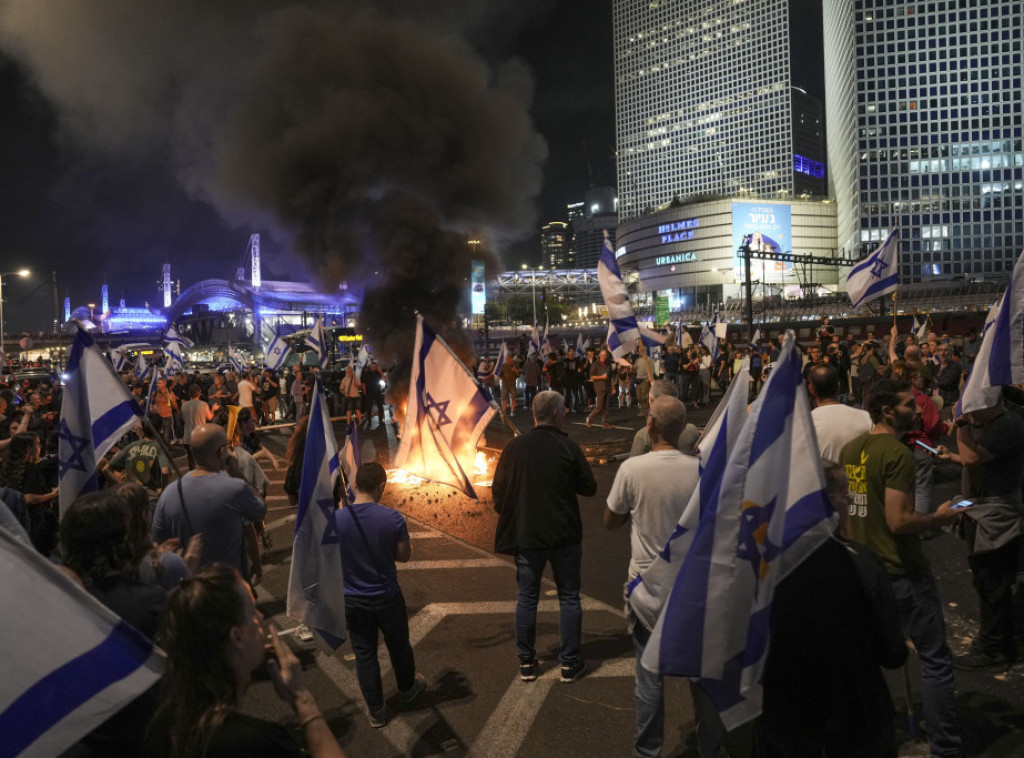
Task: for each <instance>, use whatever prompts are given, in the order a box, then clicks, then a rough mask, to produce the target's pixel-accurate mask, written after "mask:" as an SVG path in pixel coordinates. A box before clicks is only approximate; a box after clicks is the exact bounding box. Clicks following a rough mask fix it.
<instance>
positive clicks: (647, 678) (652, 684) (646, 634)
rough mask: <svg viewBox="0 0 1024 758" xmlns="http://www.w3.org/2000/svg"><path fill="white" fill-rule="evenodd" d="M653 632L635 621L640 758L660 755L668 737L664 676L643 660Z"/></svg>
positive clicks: (635, 744) (637, 718)
mask: <svg viewBox="0 0 1024 758" xmlns="http://www.w3.org/2000/svg"><path fill="white" fill-rule="evenodd" d="M650 639H651V632H650V630H648V629H645V628H644V625H643V624H641V623H640V622H639V621H636V622H634V624H633V648H634V649H635V650H636V687H635V690H634V693H635V696H636V742H635V743H634V748H635V750H634V755H636V756H637V758H658V756H659V755H661V744H662V742H663V741H664V738H665V692H664V687H663V684H662V680H661V677H660V676H658V675H657V674H655V673H653V672H651V671H648V670H647V669H645V668H644V667H643V664H641V663H640V660H641V659H642V658H643V657H644V649H645V648H646V647H647V642H648V641H649V640H650Z"/></svg>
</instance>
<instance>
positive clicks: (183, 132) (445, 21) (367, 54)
mask: <svg viewBox="0 0 1024 758" xmlns="http://www.w3.org/2000/svg"><path fill="white" fill-rule="evenodd" d="M435 5H439V6H442V7H443V8H442V10H440V11H439V10H438V9H437V8H435V7H434V6H435ZM515 7H516V6H515V4H514V3H511V2H499V3H493V2H492V3H487V2H483V0H461V1H455V2H446V3H441V4H434V3H421V2H415V3H414V2H408V0H405V1H403V0H384V1H383V2H377V3H372V2H368V1H367V2H356V1H354V0H350V1H341V2H338V1H334V2H328V1H327V0H323V1H317V0H306V1H305V2H294V3H280V2H270V1H269V0H245V1H244V2H243V1H242V0H219V1H218V2H208V0H175V2H173V3H168V2H155V1H153V2H147V1H145V0H108V1H107V2H103V3H66V2H63V0H0V46H2V47H3V49H4V51H5V52H7V53H8V54H9V55H12V56H13V57H16V58H17V59H19V60H20V61H21V62H22V64H23V65H25V66H26V67H27V68H28V69H29V70H30V71H31V72H32V74H33V76H34V80H35V82H36V84H37V85H38V87H39V89H40V90H41V92H43V93H44V95H45V96H46V97H47V98H48V99H49V100H50V101H51V102H52V103H53V104H54V105H55V106H56V108H57V109H58V113H59V115H60V118H61V123H62V126H63V128H64V133H65V135H66V138H67V139H68V140H71V141H74V142H75V143H76V144H78V145H82V146H87V147H88V148H89V149H91V150H93V151H95V153H96V154H98V155H102V156H105V157H108V158H113V159H117V160H124V161H132V160H135V161H141V160H147V161H149V160H152V159H153V156H159V157H160V158H161V160H162V161H163V162H164V163H165V164H166V165H167V166H169V167H170V168H171V169H172V171H173V172H174V175H175V176H176V177H177V179H178V180H179V181H180V183H181V184H182V186H183V187H184V188H186V190H187V191H188V192H189V193H190V194H191V195H192V196H193V197H195V198H198V199H201V200H203V201H204V202H207V203H209V204H211V205H212V206H213V207H215V208H216V209H217V210H218V212H219V213H220V214H221V215H222V216H223V217H224V218H225V219H226V220H227V221H229V222H230V223H232V224H234V225H237V226H238V227H240V228H245V229H252V228H253V227H256V228H266V227H267V226H269V227H270V228H271V231H272V232H273V234H274V236H275V237H277V238H285V239H289V240H291V242H292V247H293V249H294V251H295V252H296V253H298V254H299V255H300V256H302V258H304V259H305V260H306V261H308V262H309V263H310V264H311V267H312V269H313V270H314V272H315V273H316V275H318V276H319V277H320V279H321V281H322V284H323V286H324V287H325V288H331V289H333V288H335V287H337V286H338V285H339V284H340V283H341V282H343V281H344V282H347V284H348V286H349V288H350V289H356V290H360V289H361V290H362V291H363V292H364V297H365V299H364V306H363V310H362V316H361V318H362V323H361V324H360V326H361V327H362V328H363V329H364V330H365V331H366V332H367V333H368V334H369V335H370V338H371V340H372V343H373V345H374V348H375V350H376V351H377V353H378V355H382V356H385V357H396V356H398V355H400V354H406V349H407V346H411V336H412V327H413V324H414V320H413V315H412V314H413V312H414V311H416V310H419V311H420V312H423V313H424V314H426V315H427V316H428V317H430V320H431V322H432V323H434V324H435V325H437V326H438V327H441V328H443V327H444V326H445V325H448V324H453V323H455V322H456V321H457V317H458V315H459V313H460V305H461V304H463V303H464V302H465V300H466V294H467V293H468V289H469V287H468V277H469V270H470V260H471V259H472V258H474V257H476V258H483V259H484V260H485V261H486V263H487V266H488V272H489V273H493V272H494V271H495V270H496V268H497V266H498V260H497V256H496V254H495V253H494V251H495V250H496V249H497V248H498V247H499V246H500V244H501V243H502V242H503V241H506V240H509V239H512V238H515V237H517V236H521V235H523V234H524V233H528V232H529V231H530V229H531V227H532V226H533V223H534V220H535V219H534V215H535V209H534V198H535V196H536V195H537V193H538V192H539V190H540V183H541V164H542V162H543V160H544V158H545V156H546V147H545V144H544V141H543V139H542V138H541V137H540V136H539V135H538V134H537V132H536V131H535V130H534V128H533V125H532V123H531V121H530V118H529V115H528V108H529V104H530V100H531V98H532V81H531V79H530V76H529V74H528V73H527V72H526V71H525V70H524V68H523V67H522V66H520V65H518V64H516V63H515V62H509V63H505V64H502V65H500V66H497V67H492V66H489V65H488V64H487V63H485V62H484V60H483V59H482V58H481V57H480V56H479V55H478V54H477V53H476V52H475V51H474V49H473V48H472V46H471V45H470V43H469V42H467V37H472V36H474V35H477V36H480V35H479V34H478V32H479V31H480V25H481V24H484V23H486V22H487V20H488V19H489V18H491V19H493V18H503V19H504V20H505V21H510V19H511V20H514V19H513V17H514V15H515V13H516V11H514V10H513V9H514V8H515ZM470 237H473V238H476V239H479V240H481V244H480V245H479V246H477V247H478V252H476V253H474V250H473V249H472V248H471V246H470V245H468V244H467V240H468V239H469V238H470ZM236 253H237V251H230V253H229V254H226V255H225V259H226V260H225V267H226V268H227V269H233V266H234V259H235V256H236ZM227 275H228V276H230V273H227Z"/></svg>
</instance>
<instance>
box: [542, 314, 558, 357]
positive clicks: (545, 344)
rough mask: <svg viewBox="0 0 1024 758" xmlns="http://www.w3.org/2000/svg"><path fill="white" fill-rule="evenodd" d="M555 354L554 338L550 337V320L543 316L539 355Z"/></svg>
mask: <svg viewBox="0 0 1024 758" xmlns="http://www.w3.org/2000/svg"><path fill="white" fill-rule="evenodd" d="M553 352H555V345H554V338H553V337H552V336H551V320H550V318H549V317H548V316H547V315H545V316H544V337H543V339H541V341H540V354H541V355H551V353H553Z"/></svg>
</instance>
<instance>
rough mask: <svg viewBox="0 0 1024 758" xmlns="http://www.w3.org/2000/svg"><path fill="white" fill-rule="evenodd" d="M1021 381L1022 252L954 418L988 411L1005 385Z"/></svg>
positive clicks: (1023, 358)
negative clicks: (984, 410)
mask: <svg viewBox="0 0 1024 758" xmlns="http://www.w3.org/2000/svg"><path fill="white" fill-rule="evenodd" d="M1021 382H1024V253H1021V255H1020V257H1019V258H1018V259H1017V263H1016V264H1015V265H1014V267H1013V276H1012V277H1011V279H1010V284H1009V285H1008V286H1007V287H1006V292H1004V293H1003V295H1002V297H1001V298H999V300H998V301H997V302H996V303H995V305H993V306H992V308H991V310H989V312H988V318H986V319H985V327H984V331H983V336H982V339H981V347H979V348H978V357H977V358H975V360H974V364H973V365H972V366H971V373H970V374H968V376H967V381H966V382H965V383H964V389H963V392H961V393H960V399H959V400H958V401H957V404H956V408H955V409H954V411H953V415H954V416H961V415H963V414H964V413H971V412H973V411H980V410H983V409H984V408H991V407H992V406H994V405H995V404H996V403H998V402H999V397H1000V396H1001V395H1002V388H1003V385H1004V384H1020V383H1021Z"/></svg>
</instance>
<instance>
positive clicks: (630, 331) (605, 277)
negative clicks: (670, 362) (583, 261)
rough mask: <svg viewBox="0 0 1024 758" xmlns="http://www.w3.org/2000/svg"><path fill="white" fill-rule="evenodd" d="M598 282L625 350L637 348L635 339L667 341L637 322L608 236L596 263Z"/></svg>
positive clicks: (655, 342) (650, 342)
mask: <svg viewBox="0 0 1024 758" xmlns="http://www.w3.org/2000/svg"><path fill="white" fill-rule="evenodd" d="M597 283H598V284H599V285H600V287H601V296H602V297H603V298H604V304H605V305H606V306H607V307H608V322H609V324H610V325H611V329H613V330H614V331H615V333H616V335H617V336H618V340H619V343H620V344H621V345H622V347H623V348H624V349H625V350H626V352H632V351H633V350H634V349H635V348H636V341H637V340H638V339H641V338H643V341H644V345H645V346H646V347H655V346H656V345H663V344H665V335H663V334H658V333H657V332H654V331H651V330H650V329H645V328H644V327H642V326H640V325H639V324H638V323H637V320H636V316H635V315H633V306H632V305H630V304H629V293H628V292H627V291H626V285H625V283H624V282H623V281H622V274H621V273H620V272H619V264H618V263H617V262H616V260H615V251H614V250H612V243H611V240H609V239H608V237H607V235H606V236H605V238H604V247H603V248H602V250H601V259H600V260H599V261H598V262H597ZM616 357H618V356H616Z"/></svg>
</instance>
